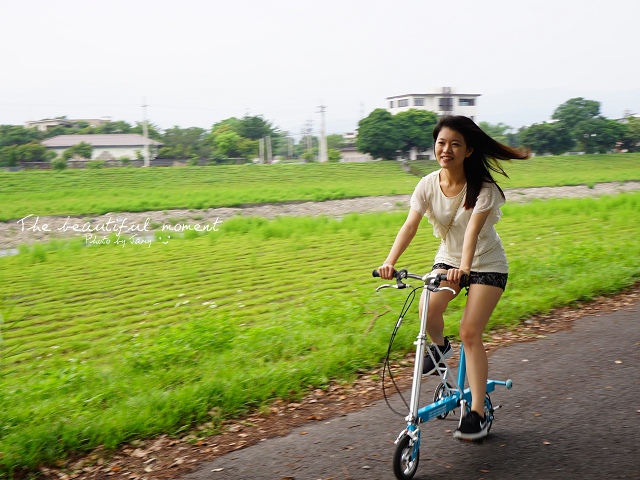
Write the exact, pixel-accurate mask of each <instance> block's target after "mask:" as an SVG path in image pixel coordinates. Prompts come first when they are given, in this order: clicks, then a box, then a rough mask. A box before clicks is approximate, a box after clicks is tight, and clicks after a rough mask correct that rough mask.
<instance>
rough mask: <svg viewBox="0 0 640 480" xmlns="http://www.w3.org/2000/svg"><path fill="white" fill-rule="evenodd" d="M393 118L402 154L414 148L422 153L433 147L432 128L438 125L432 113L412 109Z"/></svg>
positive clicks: (436, 118)
mask: <svg viewBox="0 0 640 480" xmlns="http://www.w3.org/2000/svg"><path fill="white" fill-rule="evenodd" d="M393 118H394V120H395V122H396V126H397V131H398V135H399V137H400V141H401V143H402V145H401V147H400V150H401V151H402V152H403V153H404V154H408V153H409V152H410V151H411V150H412V149H414V148H415V149H416V150H417V151H419V152H423V151H425V150H427V149H428V148H429V147H431V146H433V135H432V133H433V127H435V125H436V123H438V116H437V115H436V114H435V113H434V112H429V111H427V110H418V109H415V108H412V109H409V110H406V111H404V112H400V113H398V114H396V115H395V116H394V117H393Z"/></svg>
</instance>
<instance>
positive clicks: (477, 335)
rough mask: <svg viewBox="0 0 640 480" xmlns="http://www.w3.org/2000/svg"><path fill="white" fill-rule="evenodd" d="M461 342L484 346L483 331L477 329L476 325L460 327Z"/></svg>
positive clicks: (462, 325)
mask: <svg viewBox="0 0 640 480" xmlns="http://www.w3.org/2000/svg"><path fill="white" fill-rule="evenodd" d="M460 341H462V343H464V344H465V345H478V344H482V330H480V329H478V328H476V326H475V325H467V324H464V323H462V324H461V325H460Z"/></svg>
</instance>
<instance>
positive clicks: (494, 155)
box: [433, 115, 530, 209]
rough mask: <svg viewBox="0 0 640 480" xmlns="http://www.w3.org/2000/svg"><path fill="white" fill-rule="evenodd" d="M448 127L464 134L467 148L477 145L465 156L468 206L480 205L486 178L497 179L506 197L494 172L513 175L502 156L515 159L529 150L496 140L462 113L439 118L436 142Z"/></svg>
mask: <svg viewBox="0 0 640 480" xmlns="http://www.w3.org/2000/svg"><path fill="white" fill-rule="evenodd" d="M444 127H447V128H450V129H451V130H455V131H456V132H458V133H460V134H461V135H462V136H463V137H464V141H465V143H466V144H467V148H469V147H471V148H473V153H472V154H471V155H469V156H468V157H467V158H465V159H464V175H465V177H466V179H467V198H466V200H465V202H464V208H466V209H470V208H473V207H475V206H476V201H477V200H478V194H479V193H480V189H481V188H482V184H483V183H484V182H488V183H495V184H496V186H497V187H498V190H500V193H501V194H502V198H505V196H504V192H503V191H502V189H501V188H500V186H498V184H497V183H496V181H495V180H494V178H493V176H492V175H491V172H492V171H493V172H496V173H499V174H500V175H504V176H505V177H507V178H509V175H507V173H506V172H505V171H504V170H503V168H502V166H501V165H500V162H498V160H513V159H520V160H523V159H525V158H529V156H530V154H529V152H528V151H522V150H517V149H515V148H511V147H509V146H507V145H503V144H502V143H499V142H496V141H495V140H494V139H493V138H491V137H490V136H489V135H487V134H486V133H485V132H484V131H483V130H482V129H481V128H480V127H478V125H476V124H475V123H474V121H473V120H471V119H470V118H469V117H463V116H461V115H455V116H454V115H447V116H444V117H442V118H440V120H439V121H438V123H437V124H436V126H435V128H434V129H433V140H434V142H435V141H436V140H437V139H438V134H439V133H440V130H442V129H443V128H444Z"/></svg>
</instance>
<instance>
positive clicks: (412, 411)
mask: <svg viewBox="0 0 640 480" xmlns="http://www.w3.org/2000/svg"><path fill="white" fill-rule="evenodd" d="M424 291H425V295H424V299H423V301H422V314H421V315H420V332H419V333H418V336H417V337H416V341H415V342H414V343H413V344H414V345H415V346H416V359H415V362H414V367H413V382H412V384H411V400H410V401H409V414H408V415H407V416H406V417H405V420H406V422H407V428H406V429H405V430H403V431H402V432H400V435H398V438H397V439H396V442H395V443H397V442H398V441H399V440H400V438H401V437H402V436H403V435H404V434H407V435H409V436H410V437H411V438H412V439H413V441H414V442H415V446H416V449H419V448H420V427H419V423H420V419H419V416H418V410H419V409H420V387H421V384H422V368H423V366H424V352H425V347H426V344H427V313H428V308H429V295H430V294H431V292H430V291H429V290H428V289H427V288H426V287H425V289H424Z"/></svg>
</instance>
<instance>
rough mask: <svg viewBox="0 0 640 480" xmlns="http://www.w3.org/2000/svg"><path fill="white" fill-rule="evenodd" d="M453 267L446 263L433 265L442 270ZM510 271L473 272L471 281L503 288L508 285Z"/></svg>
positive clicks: (434, 268) (434, 267)
mask: <svg viewBox="0 0 640 480" xmlns="http://www.w3.org/2000/svg"><path fill="white" fill-rule="evenodd" d="M450 268H455V267H452V266H451V265H447V264H446V263H436V264H434V265H433V268H432V270H436V269H440V270H449V269H450ZM508 276H509V274H508V273H498V272H471V274H470V275H469V277H470V280H469V283H470V284H471V285H473V284H474V283H477V284H479V285H492V286H494V287H498V288H501V289H502V290H504V289H506V287H507V277H508Z"/></svg>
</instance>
